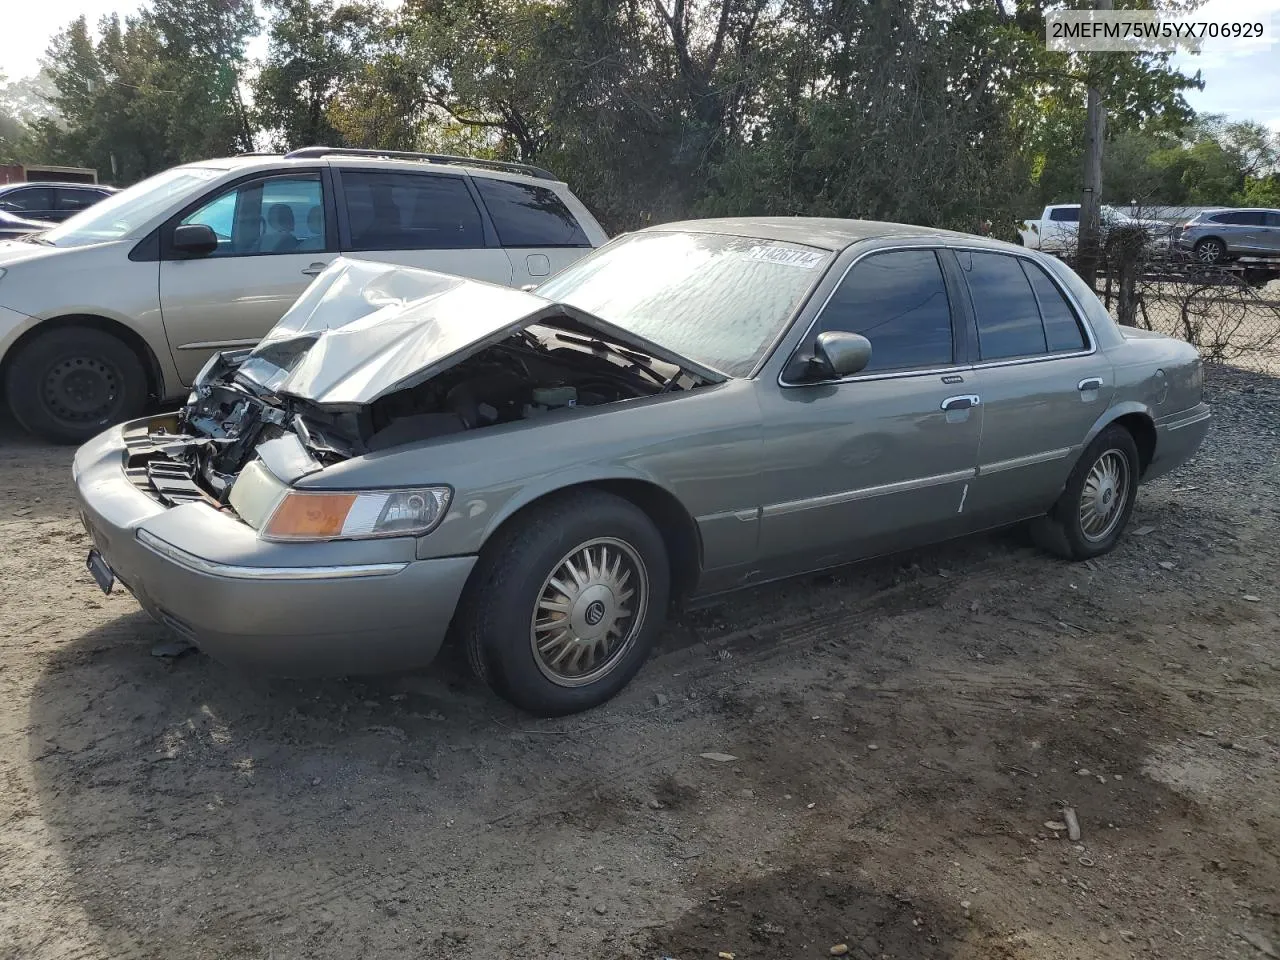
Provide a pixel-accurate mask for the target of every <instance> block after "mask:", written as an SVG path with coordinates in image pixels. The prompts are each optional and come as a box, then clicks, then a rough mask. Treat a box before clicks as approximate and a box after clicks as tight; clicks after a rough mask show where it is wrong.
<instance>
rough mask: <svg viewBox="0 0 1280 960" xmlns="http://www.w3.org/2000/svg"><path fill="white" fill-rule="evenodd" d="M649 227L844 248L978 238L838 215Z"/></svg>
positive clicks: (905, 224) (721, 219)
mask: <svg viewBox="0 0 1280 960" xmlns="http://www.w3.org/2000/svg"><path fill="white" fill-rule="evenodd" d="M646 231H655V232H657V231H673V232H674V231H682V232H686V233H719V234H727V235H729V236H735V237H750V238H755V239H759V240H776V241H781V242H784V243H803V244H805V245H807V246H811V247H820V248H822V249H825V250H843V249H844V248H845V247H848V246H850V245H852V244H854V243H857V242H858V241H859V240H872V239H878V238H881V237H932V238H935V239H947V238H956V239H959V238H963V239H965V240H974V239H977V238H975V237H973V236H971V235H970V234H967V233H957V232H956V231H954V230H941V229H938V228H936V227H921V226H916V225H914V224H909V223H887V222H884V221H880V220H841V219H837V218H835V217H722V218H719V219H711V220H680V221H677V222H675V223H663V224H659V225H656V226H652V227H647V228H646Z"/></svg>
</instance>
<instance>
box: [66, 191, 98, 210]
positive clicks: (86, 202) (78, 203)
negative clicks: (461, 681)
mask: <svg viewBox="0 0 1280 960" xmlns="http://www.w3.org/2000/svg"><path fill="white" fill-rule="evenodd" d="M103 196H105V194H102V193H100V192H99V191H97V190H77V189H76V188H75V187H59V188H58V200H57V208H58V209H59V210H83V209H84V208H85V207H91V206H93V205H94V204H95V203H97V202H98V201H99V200H101V199H102V198H103Z"/></svg>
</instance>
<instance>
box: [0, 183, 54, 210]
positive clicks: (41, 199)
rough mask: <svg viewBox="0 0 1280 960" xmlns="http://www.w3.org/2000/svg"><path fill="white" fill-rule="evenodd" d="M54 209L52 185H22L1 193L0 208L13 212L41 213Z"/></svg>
mask: <svg viewBox="0 0 1280 960" xmlns="http://www.w3.org/2000/svg"><path fill="white" fill-rule="evenodd" d="M52 209H53V188H52V187H20V188H18V189H17V190H6V191H5V192H4V193H0V210H8V211H10V212H12V213H40V212H43V211H45V210H52Z"/></svg>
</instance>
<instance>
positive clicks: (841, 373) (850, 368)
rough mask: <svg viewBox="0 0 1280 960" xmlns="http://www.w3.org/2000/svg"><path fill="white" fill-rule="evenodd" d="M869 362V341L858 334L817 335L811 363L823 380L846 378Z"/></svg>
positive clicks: (826, 333) (828, 333)
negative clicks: (814, 365) (815, 365)
mask: <svg viewBox="0 0 1280 960" xmlns="http://www.w3.org/2000/svg"><path fill="white" fill-rule="evenodd" d="M870 362H871V341H870V340H868V339H867V338H866V337H864V336H863V335H862V334H860V333H845V332H844V331H842V330H828V331H827V332H825V333H820V334H818V341H817V343H815V344H814V345H813V361H812V363H815V364H817V367H818V371H819V372H820V374H821V376H823V377H824V378H829V377H848V376H852V375H853V374H855V373H858V372H859V371H861V370H863V369H864V368H865V367H866V365H867V364H868V363H870Z"/></svg>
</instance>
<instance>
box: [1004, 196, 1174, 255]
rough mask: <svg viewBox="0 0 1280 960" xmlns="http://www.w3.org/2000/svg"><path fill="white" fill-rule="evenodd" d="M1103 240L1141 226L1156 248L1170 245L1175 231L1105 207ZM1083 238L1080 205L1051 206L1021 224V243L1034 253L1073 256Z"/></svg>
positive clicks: (1103, 213) (1019, 235)
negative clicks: (1122, 229) (1118, 230)
mask: <svg viewBox="0 0 1280 960" xmlns="http://www.w3.org/2000/svg"><path fill="white" fill-rule="evenodd" d="M1099 221H1100V227H1101V229H1102V236H1103V239H1104V240H1105V239H1106V236H1107V233H1108V232H1110V231H1111V230H1112V229H1114V228H1116V227H1141V228H1142V229H1144V230H1145V231H1146V232H1147V243H1148V244H1149V245H1153V246H1159V245H1164V246H1168V244H1169V235H1170V232H1171V230H1172V227H1171V226H1170V224H1168V223H1165V222H1164V221H1163V220H1145V219H1139V218H1137V217H1131V216H1129V215H1128V214H1127V213H1122V212H1120V211H1119V210H1117V209H1116V208H1115V207H1108V206H1106V205H1105V204H1103V206H1102V209H1101V210H1100V211H1099ZM1079 236H1080V204H1078V203H1051V204H1049V206H1047V207H1045V208H1044V210H1043V211H1042V212H1041V214H1040V219H1038V220H1023V221H1022V222H1021V223H1019V224H1018V243H1019V244H1020V245H1021V246H1024V247H1030V248H1031V249H1032V250H1043V251H1044V252H1045V253H1071V252H1073V251H1074V250H1075V248H1076V242H1077V239H1078V238H1079Z"/></svg>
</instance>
